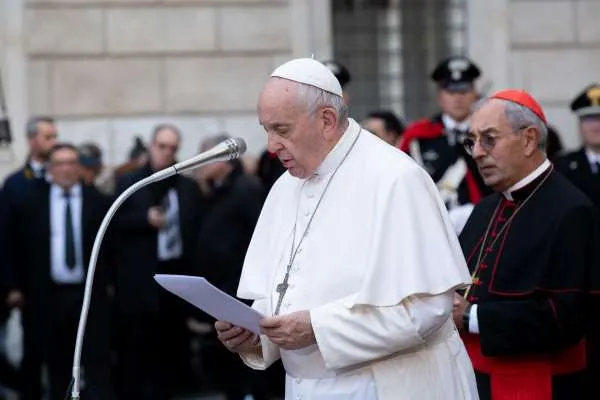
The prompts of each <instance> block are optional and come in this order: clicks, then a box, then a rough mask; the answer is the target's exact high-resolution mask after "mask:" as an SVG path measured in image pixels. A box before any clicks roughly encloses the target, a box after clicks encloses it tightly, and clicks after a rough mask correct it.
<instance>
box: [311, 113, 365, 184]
mask: <svg viewBox="0 0 600 400" xmlns="http://www.w3.org/2000/svg"><path fill="white" fill-rule="evenodd" d="M360 130H361V128H360V125H358V123H357V122H356V121H355V120H354V119H352V118H348V127H347V128H346V131H345V132H344V134H343V135H342V137H341V138H340V140H338V142H337V143H336V144H335V146H334V147H333V149H331V151H330V152H329V154H327V156H326V157H325V159H324V160H323V162H321V165H319V167H318V168H317V170H316V171H315V173H314V175H327V174H329V173H331V172H333V170H334V169H335V168H336V167H337V166H338V165H339V164H340V163H341V162H342V160H343V159H344V157H345V156H346V153H347V152H348V151H350V147H351V146H352V143H354V139H356V137H357V136H358V134H359V133H360Z"/></svg>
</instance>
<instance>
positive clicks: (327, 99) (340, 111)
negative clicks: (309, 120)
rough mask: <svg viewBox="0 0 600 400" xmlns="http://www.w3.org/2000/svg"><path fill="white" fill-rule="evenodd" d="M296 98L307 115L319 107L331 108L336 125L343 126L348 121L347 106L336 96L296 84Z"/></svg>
mask: <svg viewBox="0 0 600 400" xmlns="http://www.w3.org/2000/svg"><path fill="white" fill-rule="evenodd" d="M298 97H299V99H300V101H301V102H302V104H305V105H306V109H307V111H308V114H309V115H312V114H313V113H315V112H316V111H317V110H318V109H319V108H321V107H332V108H333V109H334V110H335V112H336V113H337V116H338V124H341V125H344V124H345V123H346V121H347V120H348V106H347V105H346V103H345V102H344V99H343V98H342V97H340V96H338V95H336V94H333V93H331V92H328V91H326V90H323V89H320V88H318V87H315V86H311V85H306V84H304V83H299V84H298Z"/></svg>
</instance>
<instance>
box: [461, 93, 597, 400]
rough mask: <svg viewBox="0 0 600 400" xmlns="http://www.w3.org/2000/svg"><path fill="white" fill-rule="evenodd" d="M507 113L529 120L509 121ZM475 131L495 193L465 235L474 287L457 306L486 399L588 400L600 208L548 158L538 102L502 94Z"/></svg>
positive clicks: (475, 148)
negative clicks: (541, 132) (542, 136)
mask: <svg viewBox="0 0 600 400" xmlns="http://www.w3.org/2000/svg"><path fill="white" fill-rule="evenodd" d="M494 108H495V109H496V110H494ZM508 108H512V109H513V111H514V110H515V109H517V110H518V112H519V113H520V115H521V116H520V117H518V118H511V121H509V118H507V116H506V115H507V112H510V111H507V109H508ZM494 112H496V114H494ZM527 113H528V115H527ZM478 114H479V115H478ZM513 117H514V114H513ZM519 118H520V119H522V120H521V121H519ZM502 119H503V120H502ZM501 120H502V121H501ZM515 123H519V126H516V127H515V126H514V125H515ZM472 124H473V125H472V129H473V131H472V134H471V135H470V138H469V139H467V140H466V147H470V149H469V150H470V151H471V152H472V154H473V158H474V159H475V161H476V162H477V164H478V167H479V169H480V172H481V173H482V176H483V178H484V180H485V181H486V183H487V184H489V185H490V186H491V187H493V188H494V190H495V191H496V193H494V194H492V195H490V196H488V197H486V198H485V199H484V200H482V201H481V202H480V203H479V204H478V205H477V206H476V207H475V209H474V211H473V213H472V214H471V217H470V219H469V221H468V222H467V224H466V225H465V228H464V230H463V231H462V233H461V236H460V242H461V246H462V249H463V252H464V254H465V257H466V259H467V264H468V266H469V269H470V271H471V273H472V275H473V283H472V285H471V287H470V288H469V289H468V290H467V291H466V292H465V293H462V294H463V296H462V297H461V296H458V297H457V300H456V301H455V313H454V319H455V322H456V323H457V326H459V329H461V332H462V337H463V340H464V342H465V345H466V347H467V350H468V352H469V355H470V357H471V361H472V363H473V367H474V369H475V372H476V376H477V384H478V389H479V393H480V398H481V399H482V400H485V399H491V400H518V399H523V400H525V399H532V400H533V399H535V400H562V399H569V400H574V399H588V398H590V397H589V396H590V394H586V393H585V389H586V385H585V384H586V372H587V368H588V366H589V363H590V362H591V361H593V360H592V359H590V357H591V358H595V357H596V354H595V353H596V351H595V350H593V351H589V350H590V349H591V347H590V346H589V344H590V343H589V340H588V339H594V338H590V337H589V335H588V329H589V327H590V320H591V317H592V316H593V315H594V313H597V310H591V304H592V299H594V291H596V293H597V290H598V289H599V288H600V285H599V284H598V281H599V279H598V269H599V268H600V265H599V262H600V249H599V246H597V244H598V243H599V242H598V238H599V236H598V226H599V223H598V215H597V209H596V208H595V207H594V206H593V204H592V202H591V201H590V200H589V199H588V198H587V197H586V196H585V195H584V194H583V193H582V192H581V191H580V190H579V189H577V188H576V187H575V186H573V185H572V184H571V183H570V182H569V181H568V180H567V179H566V178H564V177H563V176H562V175H560V174H559V173H558V172H556V171H554V169H553V166H552V164H551V163H550V162H549V161H548V160H547V159H546V158H545V155H544V154H543V149H542V147H543V146H539V142H540V131H542V130H543V129H544V127H545V126H546V119H545V116H544V113H543V111H542V109H541V107H540V106H539V104H538V103H537V102H536V101H535V100H534V99H533V98H532V97H531V96H529V95H528V94H526V93H525V92H521V91H515V90H506V91H501V92H498V93H497V94H495V95H493V96H492V97H491V98H490V99H488V102H487V103H484V105H482V106H481V108H480V109H479V110H478V111H476V113H475V114H474V116H473V120H472ZM475 135H477V137H476V140H474V137H475ZM527 168H529V169H527ZM523 172H525V173H523ZM501 178H503V179H501ZM505 183H508V186H506V185H504V186H503V184H505ZM591 398H594V397H591Z"/></svg>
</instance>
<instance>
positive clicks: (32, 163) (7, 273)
mask: <svg viewBox="0 0 600 400" xmlns="http://www.w3.org/2000/svg"><path fill="white" fill-rule="evenodd" d="M26 134H27V143H28V146H29V154H28V157H27V161H26V162H25V165H24V166H23V167H22V168H21V169H19V170H17V171H15V172H14V173H12V174H11V175H9V176H8V177H7V178H6V179H5V181H4V185H3V188H2V198H1V200H0V253H1V254H7V252H8V251H9V250H11V251H14V253H15V254H19V253H23V252H26V251H28V250H27V248H26V247H25V245H24V244H23V243H19V242H17V241H15V240H14V236H13V235H11V233H12V232H14V231H15V229H16V226H17V224H18V221H17V220H15V210H16V208H17V207H18V206H19V205H21V204H22V203H23V202H24V201H25V199H26V198H27V197H28V196H29V195H30V194H31V192H32V191H34V190H35V189H36V188H37V187H38V186H45V185H47V184H48V181H47V173H46V162H47V160H48V155H49V153H50V150H51V149H52V146H54V144H55V142H56V138H57V136H58V134H57V130H56V126H55V125H54V120H53V119H52V118H50V117H43V116H39V117H31V118H30V119H29V120H28V121H27V126H26ZM16 272H17V271H14V270H12V269H11V268H10V267H9V266H8V265H7V263H6V262H5V258H3V259H2V260H0V293H1V294H2V299H3V301H4V302H5V305H6V307H8V309H11V308H14V307H21V306H22V304H23V302H24V297H23V293H22V292H21V291H20V290H17V289H14V288H17V287H18V284H17V279H18V276H17V275H16ZM10 288H13V289H12V290H11V289H10ZM26 329H27V327H25V326H23V330H24V335H26V336H27V335H28V333H27V332H26ZM20 369H21V372H22V374H21V375H22V384H21V385H20V386H22V387H21V388H20V394H21V399H22V400H28V399H35V400H38V399H39V398H40V397H41V390H42V389H41V384H40V380H39V376H40V374H41V364H40V361H39V360H38V359H36V358H35V357H34V356H33V355H31V354H30V353H29V349H27V348H25V349H24V353H23V359H22V361H21V367H20Z"/></svg>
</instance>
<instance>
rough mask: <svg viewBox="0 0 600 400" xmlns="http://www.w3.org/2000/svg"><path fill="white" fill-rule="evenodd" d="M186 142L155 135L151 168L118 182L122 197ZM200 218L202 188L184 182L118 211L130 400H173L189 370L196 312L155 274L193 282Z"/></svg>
mask: <svg viewBox="0 0 600 400" xmlns="http://www.w3.org/2000/svg"><path fill="white" fill-rule="evenodd" d="M180 142H181V134H180V132H179V130H178V129H177V128H176V127H175V126H172V125H159V126H157V127H156V128H155V129H154V132H153V135H152V141H151V145H150V149H149V152H150V161H149V163H148V164H147V165H146V166H145V167H142V168H140V169H138V170H136V171H134V172H131V173H128V174H125V175H124V176H122V177H121V178H120V179H119V180H118V182H117V194H120V193H122V192H123V191H124V190H126V189H127V188H128V187H130V186H131V185H132V184H134V183H135V182H137V181H139V180H140V179H143V178H145V177H147V176H149V175H150V174H152V173H153V172H156V171H158V170H161V169H164V168H167V167H169V166H170V165H173V164H174V163H175V155H176V154H177V151H178V149H179V145H180ZM199 217H200V191H199V189H198V187H197V185H196V183H195V182H194V181H193V180H191V179H189V178H187V177H184V176H180V175H176V176H173V177H172V178H169V179H166V180H164V181H160V182H157V183H154V184H152V185H150V186H147V187H145V188H143V189H141V190H139V191H138V192H136V193H135V194H133V195H132V196H131V197H130V198H129V199H128V200H127V201H126V202H125V203H124V204H123V206H122V208H121V209H120V210H119V211H118V213H117V215H116V219H115V224H116V227H117V229H118V231H119V246H118V247H117V257H116V259H117V262H118V267H117V274H116V275H117V278H116V279H117V285H116V289H117V295H116V301H117V309H118V312H119V322H118V324H119V327H120V334H119V342H120V345H119V351H118V355H119V358H120V359H119V369H120V384H121V389H120V391H121V394H122V396H123V398H132V399H139V400H147V399H152V400H154V399H168V398H170V397H171V396H173V395H174V394H175V391H176V390H177V388H178V387H180V386H181V384H182V383H181V382H180V381H178V379H179V380H181V378H184V377H185V374H186V372H187V368H188V365H189V361H188V360H189V354H190V348H189V344H190V337H189V332H188V329H187V326H186V324H185V321H186V319H187V317H188V316H189V312H188V311H191V310H189V308H188V307H189V306H188V305H187V304H186V303H185V302H184V301H183V300H181V299H179V298H177V297H176V296H174V295H172V294H171V293H168V292H166V291H165V290H163V289H161V288H160V287H159V286H158V285H157V283H156V282H155V281H154V278H153V277H154V274H157V273H169V274H193V273H194V268H196V259H197V258H196V248H197V237H198V231H199Z"/></svg>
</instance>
